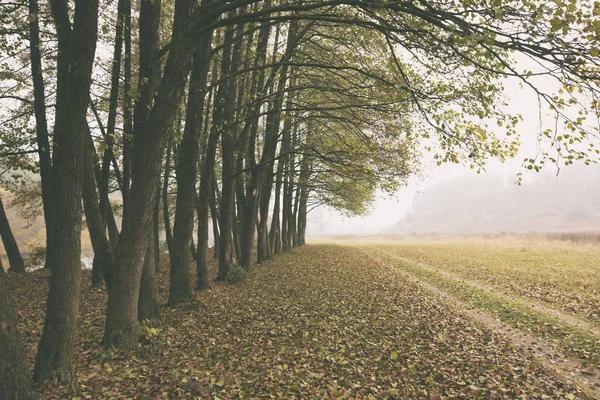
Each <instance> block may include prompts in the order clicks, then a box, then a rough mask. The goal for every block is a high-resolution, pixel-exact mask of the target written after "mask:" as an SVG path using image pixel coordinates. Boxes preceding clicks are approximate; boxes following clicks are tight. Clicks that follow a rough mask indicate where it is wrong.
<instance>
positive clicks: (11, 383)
mask: <svg viewBox="0 0 600 400" xmlns="http://www.w3.org/2000/svg"><path fill="white" fill-rule="evenodd" d="M0 354H2V357H0V398H1V399H7V400H9V399H10V400H12V399H14V400H33V399H37V398H38V394H37V393H36V392H35V391H34V390H33V387H32V386H31V379H30V378H29V368H28V367H27V362H26V360H25V353H24V351H23V345H22V344H21V336H20V335H19V328H18V326H17V318H16V315H15V311H14V310H13V307H12V304H11V301H10V293H9V289H8V286H7V284H6V281H5V276H4V274H3V273H1V272H0Z"/></svg>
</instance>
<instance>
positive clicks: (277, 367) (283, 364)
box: [10, 245, 586, 399]
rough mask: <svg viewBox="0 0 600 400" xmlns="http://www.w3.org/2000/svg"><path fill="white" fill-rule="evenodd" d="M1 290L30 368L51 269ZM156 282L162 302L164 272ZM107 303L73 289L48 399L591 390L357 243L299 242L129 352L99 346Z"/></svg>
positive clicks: (170, 315) (177, 314)
mask: <svg viewBox="0 0 600 400" xmlns="http://www.w3.org/2000/svg"><path fill="white" fill-rule="evenodd" d="M86 284H87V282H86ZM10 285H11V288H12V292H13V298H14V301H15V308H16V309H17V310H18V311H19V320H20V323H21V330H22V331H23V332H24V333H23V336H24V340H25V345H26V349H27V352H28V356H29V358H30V361H31V362H32V361H33V359H32V358H33V355H34V351H35V345H36V343H37V341H38V340H39V336H40V333H41V326H42V324H43V318H42V315H43V313H42V311H43V304H42V303H43V301H44V298H45V294H46V290H47V275H46V273H45V272H44V271H38V272H35V273H31V274H27V275H25V276H22V277H11V279H10ZM161 287H162V288H164V289H165V290H164V291H163V292H162V293H161V296H163V301H166V295H167V293H166V290H167V288H168V285H167V281H166V273H165V274H164V275H163V276H162V281H161ZM105 301H106V300H105V294H104V292H103V291H91V290H90V289H88V288H87V287H85V288H82V305H81V308H82V319H81V323H80V328H79V339H78V348H77V354H76V361H75V362H76V371H77V380H76V382H75V383H74V385H72V386H71V387H65V386H62V385H59V384H56V383H49V384H47V385H46V387H44V388H42V389H43V397H44V398H72V397H79V398H94V399H96V398H110V397H114V398H179V397H182V398H186V397H187V398H201V399H205V398H222V399H226V398H273V397H274V398H294V397H295V398H356V397H359V398H364V397H372V398H390V397H391V398H400V399H405V398H425V399H448V398H469V399H472V398H567V399H572V398H586V397H585V394H584V393H583V392H581V391H579V389H577V388H576V387H574V386H570V385H569V384H567V383H564V382H563V381H562V380H561V379H559V378H557V377H556V376H555V375H554V374H553V373H552V372H550V371H548V370H546V369H544V368H543V367H542V366H541V364H540V363H539V362H537V361H536V360H535V359H534V358H532V357H531V356H530V355H528V354H527V353H524V352H522V351H520V350H516V349H515V348H513V347H511V346H510V345H509V344H508V343H507V342H506V341H505V339H503V337H502V336H500V335H497V334H495V333H494V332H493V331H491V330H489V329H487V328H485V327H484V326H482V325H480V324H479V323H477V322H475V321H474V320H473V319H471V318H470V317H469V316H468V315H466V314H464V313H463V312H462V311H461V310H460V309H457V308H456V307H455V306H453V305H451V304H450V303H448V302H445V301H443V300H441V299H440V298H439V297H438V296H435V295H433V294H432V293H431V292H430V291H427V290H426V289H424V288H423V287H421V286H420V285H418V284H417V283H415V282H414V281H411V280H410V279H407V277H406V275H405V274H403V273H400V272H399V271H397V270H395V269H394V268H390V267H389V266H387V265H386V264H384V263H375V262H373V259H372V257H370V256H369V255H368V254H365V253H364V252H361V251H360V250H358V249H356V248H351V247H342V246H334V245H319V246H317V245H313V246H308V247H305V248H302V249H300V250H297V251H294V252H292V253H290V254H285V255H281V256H277V257H275V258H274V259H273V260H272V261H269V262H267V263H264V264H262V265H260V266H257V267H255V268H254V270H253V271H252V273H251V274H250V279H249V281H248V282H247V283H245V284H241V285H228V284H214V285H213V287H212V289H211V290H209V291H206V292H202V293H200V294H199V295H198V297H197V301H196V302H194V303H193V304H190V305H186V306H181V307H176V308H165V309H164V314H163V317H162V318H161V319H160V320H159V321H153V322H147V323H146V326H147V329H146V333H147V336H148V343H147V344H146V345H144V346H142V347H140V348H139V349H138V350H136V351H129V352H124V351H112V350H103V349H102V348H101V347H100V346H99V344H98V343H99V341H100V340H101V336H102V328H103V322H104V319H103V318H104V317H103V311H104V307H105Z"/></svg>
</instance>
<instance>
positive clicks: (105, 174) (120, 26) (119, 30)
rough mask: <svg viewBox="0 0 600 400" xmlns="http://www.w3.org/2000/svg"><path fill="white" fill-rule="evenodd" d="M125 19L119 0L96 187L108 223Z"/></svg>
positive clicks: (103, 215) (123, 0) (121, 1)
mask: <svg viewBox="0 0 600 400" xmlns="http://www.w3.org/2000/svg"><path fill="white" fill-rule="evenodd" d="M124 19H125V0H119V2H118V5H117V26H116V28H115V46H114V51H113V62H112V70H111V84H110V98H109V101H108V121H107V124H106V136H105V143H106V149H105V150H104V155H103V157H102V183H101V185H99V187H98V192H99V193H98V194H99V195H100V212H101V213H102V220H103V221H104V224H105V225H107V224H108V217H107V215H108V207H109V199H108V185H109V181H110V164H111V161H112V160H113V159H114V158H115V155H114V153H113V143H114V135H115V125H116V121H117V106H118V99H119V79H120V76H121V53H122V50H123V30H124Z"/></svg>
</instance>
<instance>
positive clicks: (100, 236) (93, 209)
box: [83, 135, 115, 287]
mask: <svg viewBox="0 0 600 400" xmlns="http://www.w3.org/2000/svg"><path fill="white" fill-rule="evenodd" d="M87 138H88V140H87V143H86V144H85V145H84V152H85V161H84V169H83V173H84V177H83V209H84V212H85V220H86V223H87V227H88V232H89V234H90V241H91V242H92V248H93V249H94V262H93V264H92V287H98V286H99V285H100V284H101V283H102V280H103V279H106V285H107V287H108V285H109V284H110V276H111V274H112V266H113V264H114V261H115V260H114V257H113V253H112V248H111V246H110V242H109V241H108V238H107V237H106V226H105V225H104V220H103V219H102V214H101V211H100V206H99V202H98V193H97V191H96V179H95V177H94V166H93V165H92V163H93V162H94V158H93V157H92V146H94V144H93V143H92V141H91V136H89V135H87Z"/></svg>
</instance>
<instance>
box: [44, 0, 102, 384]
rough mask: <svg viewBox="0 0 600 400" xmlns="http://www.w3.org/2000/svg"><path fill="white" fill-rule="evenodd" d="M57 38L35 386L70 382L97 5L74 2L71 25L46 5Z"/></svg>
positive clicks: (59, 3) (59, 0) (57, 0)
mask: <svg viewBox="0 0 600 400" xmlns="http://www.w3.org/2000/svg"><path fill="white" fill-rule="evenodd" d="M50 5H51V7H52V17H53V20H54V23H55V25H56V32H57V37H58V59H57V62H58V67H57V93H56V116H55V127H54V163H53V178H52V184H53V185H54V195H53V196H52V197H53V202H52V206H53V207H52V208H53V210H52V211H53V212H52V214H53V217H52V227H51V234H52V235H56V236H58V237H60V238H61V240H60V241H53V243H52V245H53V246H54V249H53V250H52V251H51V252H50V253H49V255H50V257H51V259H50V265H51V266H52V276H51V279H50V293H49V294H48V301H47V310H46V320H45V323H44V332H43V334H42V340H41V341H40V345H39V348H38V353H37V356H36V363H35V370H34V375H33V376H34V381H36V382H41V381H44V380H46V379H47V378H49V377H50V376H51V375H52V374H53V373H56V374H57V376H58V378H59V379H60V380H63V381H67V382H68V381H71V380H72V379H73V376H74V371H73V364H72V359H73V346H74V340H75V334H76V329H77V315H78V312H79V283H80V275H81V258H80V257H81V196H82V189H83V179H82V177H83V166H84V162H83V150H84V138H85V134H86V128H87V120H86V115H87V106H88V99H89V92H90V85H91V75H92V66H93V61H94V54H95V50H96V39H97V26H98V0H92V1H83V0H77V1H76V2H75V14H74V15H75V17H74V19H73V23H72V24H71V19H70V17H69V4H68V2H67V1H66V0H53V1H51V4H50Z"/></svg>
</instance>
